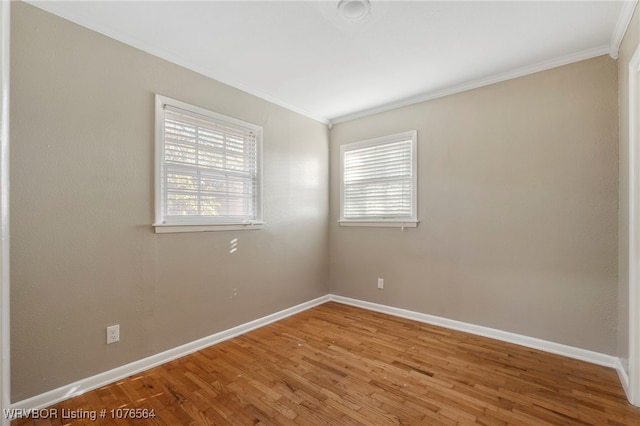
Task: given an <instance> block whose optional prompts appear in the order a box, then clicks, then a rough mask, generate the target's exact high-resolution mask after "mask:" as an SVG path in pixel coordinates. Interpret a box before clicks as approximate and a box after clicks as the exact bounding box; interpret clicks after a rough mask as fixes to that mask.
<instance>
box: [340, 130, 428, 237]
mask: <svg viewBox="0 0 640 426" xmlns="http://www.w3.org/2000/svg"><path fill="white" fill-rule="evenodd" d="M408 138H410V139H411V170H412V174H411V186H412V196H411V217H407V218H405V217H398V216H394V217H363V218H356V219H347V218H345V217H344V207H345V190H344V189H345V188H344V155H345V152H347V151H351V150H355V149H362V148H367V147H371V146H376V145H384V144H385V143H392V142H394V141H397V140H399V139H408ZM419 222H420V221H419V220H418V131H417V130H410V131H407V132H402V133H396V134H393V135H387V136H382V137H378V138H374V139H367V140H364V141H359V142H351V143H347V144H344V145H341V146H340V219H339V220H338V223H339V224H340V226H368V227H394V228H402V229H404V228H415V227H417V226H418V223H419Z"/></svg>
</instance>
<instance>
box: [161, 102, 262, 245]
mask: <svg viewBox="0 0 640 426" xmlns="http://www.w3.org/2000/svg"><path fill="white" fill-rule="evenodd" d="M166 106H170V107H173V108H177V109H181V110H184V111H186V112H188V113H192V114H194V116H196V118H197V117H198V116H201V117H204V118H210V119H212V121H215V122H219V123H224V124H225V125H229V126H232V127H236V126H237V127H242V128H249V129H251V130H253V131H255V133H256V186H255V194H254V196H255V219H254V220H251V221H244V222H239V221H238V222H235V221H215V220H211V216H207V217H201V218H200V220H198V217H197V216H193V217H192V218H193V220H189V221H185V222H183V221H169V222H167V220H166V218H165V215H164V205H165V203H166V200H165V199H164V191H163V187H162V179H163V168H164V157H165V137H164V129H165V107H166ZM154 180H155V182H154V186H155V197H154V198H155V218H154V219H155V220H154V223H153V225H152V226H153V227H154V229H155V232H156V233H158V234H161V233H176V232H203V231H230V230H238V231H240V230H251V229H262V228H264V222H263V216H262V215H263V210H262V194H263V190H262V181H263V170H262V126H258V125H256V124H252V123H247V122H245V121H242V120H239V119H236V118H232V117H228V116H225V115H222V114H219V113H216V112H213V111H210V110H208V109H205V108H201V107H198V106H195V105H191V104H188V103H186V102H182V101H179V100H177V99H173V98H169V97H167V96H163V95H159V94H156V95H155V173H154Z"/></svg>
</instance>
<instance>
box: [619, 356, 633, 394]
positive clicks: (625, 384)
mask: <svg viewBox="0 0 640 426" xmlns="http://www.w3.org/2000/svg"><path fill="white" fill-rule="evenodd" d="M615 364H616V365H615V369H616V371H617V372H618V378H619V379H620V383H621V384H622V388H623V389H624V393H625V395H630V394H631V387H630V382H629V375H628V374H627V370H625V369H624V366H623V365H622V362H620V358H616V363H615Z"/></svg>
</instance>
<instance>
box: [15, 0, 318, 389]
mask: <svg viewBox="0 0 640 426" xmlns="http://www.w3.org/2000/svg"><path fill="white" fill-rule="evenodd" d="M12 31H13V32H12V40H11V42H12V58H11V61H12V64H11V65H12V69H11V76H12V80H11V91H12V103H11V113H12V122H11V126H12V129H11V130H12V152H11V171H12V174H11V184H12V188H11V190H12V194H11V197H12V199H11V202H12V205H11V232H12V244H11V271H12V275H11V286H12V295H11V296H12V298H11V313H12V341H11V355H12V396H13V398H12V399H13V401H18V400H22V399H24V398H27V397H30V396H33V395H36V394H39V393H42V392H45V391H47V390H50V389H53V388H56V387H59V386H61V385H64V384H67V383H70V382H73V381H75V380H78V379H81V378H84V377H87V376H90V375H94V374H97V373H100V372H102V371H106V370H109V369H111V368H114V367H117V366H120V365H122V364H126V363H128V362H132V361H134V360H138V359H140V358H143V357H146V356H149V355H152V354H155V353H158V352H161V351H163V350H166V349H169V348H173V347H175V346H178V345H180V344H183V343H186V342H191V341H193V340H195V339H198V338H201V337H204V336H207V335H210V334H212V333H215V332H217V331H220V330H224V329H227V328H229V327H232V326H235V325H238V324H241V323H245V322H247V321H250V320H253V319H256V318H259V317H262V316H264V315H267V314H271V313H273V312H276V311H279V310H281V309H284V308H287V307H290V306H293V305H296V304H298V303H302V302H305V301H307V300H310V299H313V298H315V297H318V296H321V295H325V294H327V293H328V291H329V288H328V254H327V244H328V230H327V215H328V150H329V148H328V131H327V128H326V126H325V125H324V124H321V123H318V122H315V121H313V120H310V119H307V118H305V117H302V116H300V115H298V114H295V113H292V112H290V111H287V110H285V109H283V108H280V107H277V106H275V105H273V104H270V103H268V102H266V101H263V100H260V99H257V98H255V97H253V96H251V95H248V94H246V93H243V92H241V91H239V90H236V89H234V88H231V87H229V86H225V85H223V84H221V83H218V82H216V81H213V80H211V79H208V78H206V77H203V76H201V75H199V74H196V73H194V72H191V71H188V70H186V69H183V68H181V67H179V66H176V65H173V64H170V63H168V62H165V61H163V60H160V59H158V58H156V57H153V56H151V55H148V54H146V53H143V52H141V51H138V50H136V49H133V48H131V47H128V46H126V45H124V44H121V43H119V42H116V41H114V40H111V39H109V38H106V37H104V36H101V35H99V34H97V33H94V32H91V31H89V30H86V29H83V28H81V27H79V26H77V25H74V24H72V23H69V22H68V21H65V20H62V19H60V18H57V17H55V16H53V15H50V14H47V13H45V12H43V11H41V10H39V9H36V8H34V7H32V6H29V5H27V4H24V3H22V2H18V3H13V4H12ZM155 93H160V94H163V95H166V96H170V97H173V98H176V99H180V100H182V101H185V102H188V103H192V104H194V105H198V106H202V107H205V108H209V109H211V110H214V111H216V112H219V113H222V114H225V115H229V116H232V117H236V118H239V119H241V120H245V121H248V122H252V123H255V124H259V125H262V126H263V127H264V191H265V193H264V212H265V213H264V219H265V221H266V227H265V228H266V229H264V230H259V231H240V232H208V233H190V234H164V235H157V234H155V233H154V232H153V228H152V227H151V226H150V225H151V223H152V221H153V153H154V145H153V144H154V139H153V120H154V116H153V114H154V94H155ZM235 238H237V239H238V242H237V247H238V250H237V251H236V252H235V253H230V247H231V246H230V242H231V240H232V239H235ZM112 323H119V324H120V327H121V331H120V334H121V340H120V342H119V343H117V344H114V345H109V346H107V345H106V344H105V326H106V325H109V324H112Z"/></svg>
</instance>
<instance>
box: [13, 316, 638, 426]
mask: <svg viewBox="0 0 640 426" xmlns="http://www.w3.org/2000/svg"><path fill="white" fill-rule="evenodd" d="M51 408H54V409H57V410H58V415H59V418H58V419H49V420H42V419H40V420H33V419H28V420H25V419H23V420H17V421H14V422H13V423H12V425H29V424H38V425H60V424H73V425H81V424H82V425H143V424H144V425H147V424H155V425H304V426H309V425H375V426H378V425H467V424H469V425H471V424H480V425H536V426H537V425H627V426H636V425H640V410H639V409H636V408H634V407H632V406H631V405H629V404H628V403H627V401H626V398H625V396H624V393H623V390H622V388H621V386H620V384H619V381H618V378H617V374H616V372H615V371H614V370H613V369H609V368H605V367H600V366H596V365H593V364H589V363H586V362H581V361H576V360H573V359H569V358H564V357H561V356H557V355H553V354H548V353H544V352H540V351H536V350H532V349H528V348H524V347H521V346H516V345H511V344H507V343H503V342H499V341H495V340H491V339H486V338H482V337H477V336H473V335H469V334H466V333H461V332H457V331H452V330H447V329H444V328H439V327H434V326H430V325H425V324H422V323H417V322H414V321H409V320H405V319H401V318H396V317H392V316H388V315H384V314H379V313H375V312H369V311H365V310H362V309H358V308H354V307H350V306H346V305H341V304H338V303H327V304H324V305H321V306H318V307H316V308H313V309H310V310H308V311H305V312H303V313H300V314H297V315H295V316H293V317H289V318H286V319H284V320H281V321H279V322H277V323H274V324H271V325H268V326H265V327H263V328H260V329H258V330H255V331H252V332H250V333H247V334H245V335H243V336H240V337H237V338H234V339H232V340H228V341H226V342H223V343H220V344H218V345H215V346H213V347H210V348H207V349H205V350H202V351H200V352H197V353H194V354H192V355H188V356H186V357H183V358H181V359H178V360H176V361H173V362H169V363H167V364H164V365H162V366H159V367H157V368H153V369H151V370H148V371H146V372H144V373H141V374H137V375H135V376H132V377H129V378H127V379H125V380H121V381H119V382H117V383H114V384H111V385H108V386H105V387H103V388H100V389H98V390H95V391H93V392H88V393H86V394H84V395H82V396H79V397H76V398H73V399H70V400H67V401H64V402H62V403H60V404H57V405H55V406H53V407H51ZM130 408H133V409H141V410H144V409H147V410H154V414H155V418H150V419H142V420H134V419H122V418H112V413H113V415H115V416H118V414H119V416H118V417H122V415H123V414H124V413H126V412H125V411H120V412H118V411H117V409H130ZM103 409H104V410H106V412H107V413H106V416H105V418H104V419H100V412H101V410H103ZM62 410H66V413H67V414H69V413H76V414H78V413H79V414H80V415H82V414H81V413H82V412H83V411H79V410H85V411H87V412H91V411H95V412H96V413H97V414H98V419H97V420H96V421H92V420H91V419H89V418H84V419H68V418H67V419H62V418H60V417H61V414H62V413H64V412H63V411H62ZM111 410H116V411H113V412H112V411H111ZM139 413H141V414H142V413H144V412H143V411H139ZM76 417H77V415H76Z"/></svg>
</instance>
